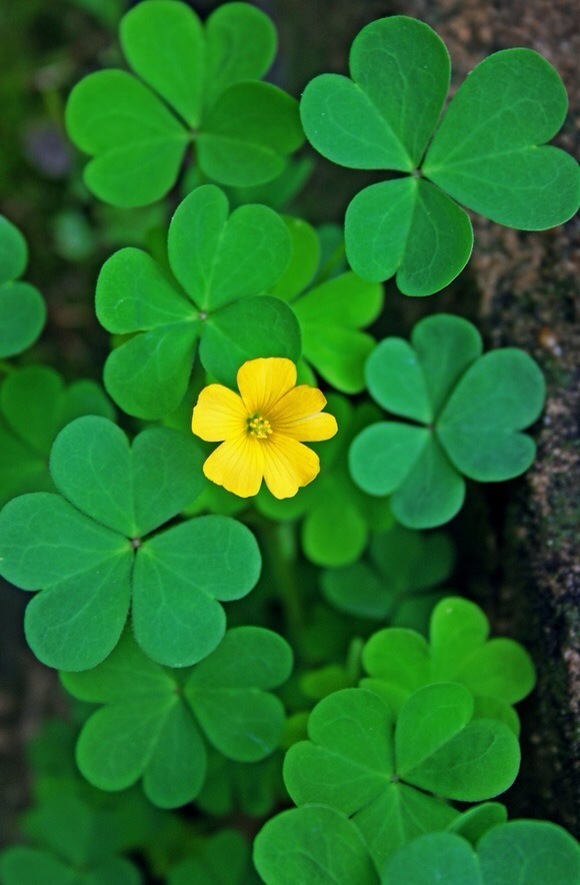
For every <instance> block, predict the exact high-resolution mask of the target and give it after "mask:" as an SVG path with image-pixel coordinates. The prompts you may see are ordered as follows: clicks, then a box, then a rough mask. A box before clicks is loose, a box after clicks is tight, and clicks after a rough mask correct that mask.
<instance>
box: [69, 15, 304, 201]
mask: <svg viewBox="0 0 580 885" xmlns="http://www.w3.org/2000/svg"><path fill="white" fill-rule="evenodd" d="M119 36H120V41H121V46H122V48H123V53H124V55H125V58H126V59H127V62H128V64H129V66H130V67H131V68H132V70H133V72H134V73H129V72H128V71H125V70H119V69H116V70H109V71H98V72H96V73H94V74H90V75H89V76H88V77H85V79H84V80H82V81H81V82H80V83H78V84H77V86H76V87H75V88H74V89H73V91H72V93H71V96H70V98H69V102H68V106H67V115H66V122H67V128H68V131H69V134H70V136H71V138H72V139H73V141H74V142H75V144H76V145H77V146H78V147H79V148H80V149H81V150H82V151H84V152H85V153H87V154H90V155H91V156H92V157H93V159H92V160H91V161H90V163H89V165H88V166H87V169H86V173H85V178H86V182H87V185H88V186H89V188H90V189H91V190H92V191H93V192H94V193H95V194H96V196H97V197H99V198H100V199H102V200H105V201H106V202H108V203H113V204H114V205H117V206H143V205H145V204H147V203H152V202H155V201H156V200H158V199H160V198H161V197H163V196H164V195H165V194H166V193H167V191H168V190H169V189H170V188H171V187H172V186H173V185H174V184H175V182H176V180H177V177H178V175H179V172H180V169H181V166H182V163H183V158H184V156H185V154H186V152H187V150H188V148H189V147H190V146H191V145H194V146H195V154H196V160H197V162H198V163H199V165H200V167H201V169H202V171H203V173H204V174H205V175H206V176H208V177H209V178H211V179H212V180H215V181H217V182H219V183H220V184H229V185H253V184H260V183H261V182H264V181H268V180H269V179H272V178H274V177H275V176H277V175H279V174H280V173H281V172H282V171H283V169H284V165H285V158H286V156H287V155H288V154H290V153H292V152H293V151H295V150H296V149H297V148H298V147H300V145H301V143H302V141H303V138H304V136H303V134H302V130H301V127H300V122H299V120H298V107H297V104H296V101H295V99H293V98H291V97H290V96H289V95H287V94H286V93H285V92H283V91H282V90H281V89H278V88H277V87H276V86H273V85H272V84H270V83H262V82H260V78H261V77H262V76H263V74H264V73H265V72H266V71H267V70H268V68H269V67H270V65H271V64H272V61H273V59H274V55H275V52H276V32H275V29H274V27H273V25H272V23H271V21H270V20H269V18H268V17H267V16H265V15H264V14H263V13H261V12H260V11H259V10H258V9H256V8H255V7H254V6H251V5H250V4H249V3H228V4H225V5H224V6H222V7H220V8H219V9H217V10H216V11H215V12H214V14H213V15H212V16H210V18H209V19H208V21H207V22H206V24H205V26H203V25H202V24H201V22H200V20H199V18H198V16H197V15H196V14H195V13H194V12H193V10H192V9H190V8H189V7H188V6H187V5H186V4H185V3H181V2H177V0H144V2H142V3H140V4H138V5H137V6H136V7H135V8H134V9H132V10H130V12H128V13H127V14H126V15H125V16H124V17H123V19H122V20H121V24H120V30H119ZM111 93H114V94H115V102H114V103H111V100H110V96H111Z"/></svg>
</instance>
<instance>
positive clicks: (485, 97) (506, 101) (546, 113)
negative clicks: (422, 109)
mask: <svg viewBox="0 0 580 885" xmlns="http://www.w3.org/2000/svg"><path fill="white" fill-rule="evenodd" d="M567 104H568V102H567V97H566V90H565V88H564V85H563V83H562V81H561V80H560V77H559V76H558V73H557V72H556V71H555V70H554V68H553V67H552V66H551V65H550V64H549V63H548V62H547V61H546V60H545V59H544V58H542V56H541V55H538V53H537V52H534V51H533V50H531V49H506V50H503V51H501V52H496V53H494V55H491V56H489V58H486V59H484V61H482V62H481V63H480V64H479V65H478V66H477V67H476V68H475V70H473V71H472V72H471V73H470V75H469V77H468V78H467V79H466V80H465V82H464V83H463V84H462V86H461V87H460V88H459V90H458V91H457V93H456V94H455V97H454V98H453V101H452V102H451V104H450V106H449V108H448V109H447V111H446V113H445V115H444V117H443V120H442V122H441V125H440V127H439V129H438V130H437V132H436V133H435V136H434V138H433V141H432V143H431V146H430V148H429V151H428V153H427V157H426V159H425V163H424V166H423V172H424V174H425V175H427V176H428V177H429V178H430V179H431V180H432V181H434V182H435V183H436V184H438V185H439V186H440V187H442V188H443V189H444V190H445V191H447V192H448V193H449V194H451V196H453V197H455V198H456V199H457V200H459V201H460V202H461V203H463V204H464V205H466V206H467V207H468V208H469V209H473V210H474V211H476V212H480V213H481V214H482V215H485V216H487V217H488V218H491V219H492V220H493V221H497V222H499V223H500V224H507V225H510V226H512V227H516V228H521V229H523V230H543V229H545V228H548V227H553V226H554V225H557V224H561V223H562V222H564V221H567V220H568V219H569V218H570V217H571V216H572V215H574V213H575V212H576V210H577V208H578V202H579V200H580V175H579V173H578V166H577V164H576V162H575V161H574V159H573V158H572V157H571V156H570V155H569V154H566V153H565V152H564V151H561V150H560V149H558V148H555V147H538V145H543V144H544V142H546V141H549V140H550V139H551V138H552V137H553V136H554V135H555V134H556V133H557V132H558V130H559V129H560V126H561V125H562V123H563V122H564V119H565V116H566V110H567Z"/></svg>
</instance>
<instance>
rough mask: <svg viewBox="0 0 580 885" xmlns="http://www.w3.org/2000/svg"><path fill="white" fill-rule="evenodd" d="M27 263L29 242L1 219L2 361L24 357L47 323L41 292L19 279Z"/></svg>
mask: <svg viewBox="0 0 580 885" xmlns="http://www.w3.org/2000/svg"><path fill="white" fill-rule="evenodd" d="M27 261H28V248H27V246H26V240H25V239H24V237H23V236H22V234H21V233H20V231H19V230H18V228H17V227H15V226H14V225H13V224H12V222H10V221H8V219H7V218H5V217H4V216H3V215H0V359H4V357H7V356H15V355H16V354H18V353H22V351H23V350H26V348H27V347H30V345H31V344H34V342H35V341H36V339H37V338H38V336H39V335H40V333H41V331H42V327H43V326H44V322H45V320H46V307H45V305H44V299H43V297H42V295H41V294H40V292H39V291H38V289H35V287H34V286H31V285H30V284H29V283H23V282H21V281H20V280H19V279H18V278H19V277H20V276H22V274H23V273H24V271H25V269H26V264H27Z"/></svg>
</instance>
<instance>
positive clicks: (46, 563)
mask: <svg viewBox="0 0 580 885" xmlns="http://www.w3.org/2000/svg"><path fill="white" fill-rule="evenodd" d="M202 460H203V456H202V454H201V451H200V450H199V448H198V446H197V444H196V443H195V441H194V440H193V438H191V437H190V436H188V435H185V434H182V433H180V432H179V431H175V430H170V429H169V428H162V427H152V428H149V429H147V430H145V431H143V432H142V433H141V434H139V436H137V437H136V438H135V440H134V441H133V445H132V446H131V447H130V446H129V443H128V440H127V438H126V436H125V434H124V433H123V432H122V430H120V429H119V428H118V427H117V426H116V425H115V424H113V423H112V422H110V421H108V420H106V419H104V418H98V417H91V416H89V417H85V418H79V419H77V420H76V421H73V422H72V423H71V424H69V425H68V426H67V427H65V429H64V430H62V431H61V433H60V434H59V435H58V437H57V439H56V441H55V444H54V446H53V449H52V453H51V459H50V469H51V473H52V477H53V480H54V483H55V485H56V487H57V488H58V490H59V491H60V492H61V493H62V494H61V495H54V494H48V493H38V494H31V495H24V496H22V497H20V498H16V499H14V500H13V501H11V502H10V503H9V504H7V505H6V507H5V508H4V510H3V511H2V513H1V514H0V550H1V556H2V561H1V565H0V571H1V573H2V575H3V576H4V577H5V578H7V579H8V580H9V581H12V582H13V583H14V584H16V585H17V586H19V587H22V589H25V590H39V589H41V590H42V592H41V593H38V594H37V595H36V596H35V597H34V599H33V600H32V601H31V602H30V603H29V605H28V607H27V610H26V618H25V628H26V635H27V639H28V642H29V644H30V646H31V647H32V649H33V651H34V652H35V654H36V655H37V656H38V657H39V659H40V660H42V661H43V662H44V663H46V664H48V665H49V666H53V667H58V668H59V669H66V670H83V669H86V668H88V667H94V666H95V665H96V664H98V663H99V662H100V661H102V660H103V659H104V658H105V657H106V656H107V655H108V654H109V653H110V652H111V650H112V649H113V648H114V646H115V645H116V643H117V641H118V639H119V636H120V635H121V632H122V630H123V627H124V625H125V621H126V619H127V615H128V612H129V607H131V614H132V624H133V630H134V632H135V636H136V637H137V640H138V642H139V644H140V645H141V647H142V648H143V649H144V650H145V652H146V653H147V654H149V655H151V657H152V658H154V659H155V660H157V661H159V662H161V663H163V664H167V665H168V666H177V667H180V666H186V665H189V664H192V663H194V662H196V661H199V660H200V659H201V658H203V657H205V656H206V655H208V654H209V653H210V652H211V651H212V650H213V649H214V648H215V647H216V646H217V645H218V643H219V641H220V640H221V638H222V636H223V634H224V630H225V614H224V611H223V608H222V606H221V605H220V603H219V602H218V600H222V601H228V600H232V599H239V598H240V597H242V596H244V595H246V594H247V593H249V591H250V590H251V589H252V587H253V586H254V584H255V583H256V581H257V579H258V575H259V571H260V553H259V550H258V547H257V544H256V541H255V539H254V537H253V535H252V534H251V532H250V531H249V530H248V529H247V528H246V527H245V526H243V525H241V524H240V523H238V522H236V521H235V520H233V519H230V518H228V517H222V516H206V517H200V518H198V519H192V520H188V521H186V522H183V523H181V524H179V525H175V526H173V527H171V528H170V529H168V530H167V531H163V532H160V533H154V532H156V530H157V529H158V528H159V527H160V526H162V525H163V524H164V523H165V522H167V521H168V520H170V519H171V518H172V517H174V516H175V515H176V514H178V513H179V512H180V511H181V510H182V509H183V508H184V507H185V506H186V505H187V504H188V503H189V502H190V501H191V500H192V499H193V498H195V497H196V495H197V494H199V492H200V491H201V489H202V487H203V485H204V483H205V480H204V478H203V475H202V472H201V462H202ZM152 533H154V534H152Z"/></svg>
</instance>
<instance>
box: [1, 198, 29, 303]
mask: <svg viewBox="0 0 580 885" xmlns="http://www.w3.org/2000/svg"><path fill="white" fill-rule="evenodd" d="M27 263H28V246H27V245H26V240H25V239H24V237H23V236H22V234H21V233H20V231H19V230H18V228H17V227H16V226H15V225H14V224H12V222H11V221H9V220H8V219H7V218H5V217H4V215H0V286H3V285H4V283H10V282H12V281H13V280H17V279H18V277H21V276H22V274H23V273H24V271H25V270H26V265H27Z"/></svg>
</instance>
